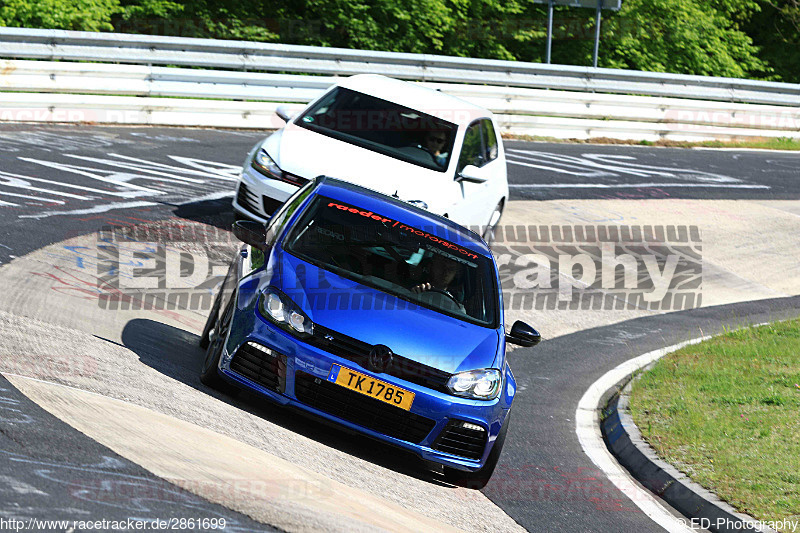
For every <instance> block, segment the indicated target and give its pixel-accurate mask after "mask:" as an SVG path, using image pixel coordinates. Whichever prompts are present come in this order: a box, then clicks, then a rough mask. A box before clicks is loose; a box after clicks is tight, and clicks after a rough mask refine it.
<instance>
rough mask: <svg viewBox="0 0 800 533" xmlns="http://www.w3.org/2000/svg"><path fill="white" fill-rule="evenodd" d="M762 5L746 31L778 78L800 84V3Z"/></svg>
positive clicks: (776, 0) (774, 0)
mask: <svg viewBox="0 0 800 533" xmlns="http://www.w3.org/2000/svg"><path fill="white" fill-rule="evenodd" d="M762 6H763V8H762V10H761V12H760V13H757V14H756V15H755V16H753V17H752V18H751V19H750V20H749V21H747V23H746V24H745V29H746V30H747V33H748V35H751V36H752V37H753V42H754V43H755V44H756V45H758V46H759V48H760V49H761V52H760V53H759V57H760V58H761V59H762V61H765V62H767V63H769V64H770V65H771V66H772V67H773V68H774V69H775V74H776V79H780V80H782V81H786V82H790V83H800V0H764V1H763V2H762Z"/></svg>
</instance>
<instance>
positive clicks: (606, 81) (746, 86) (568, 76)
mask: <svg viewBox="0 0 800 533" xmlns="http://www.w3.org/2000/svg"><path fill="white" fill-rule="evenodd" d="M0 57H7V58H26V59H50V60H68V61H107V62H115V63H132V64H147V65H176V66H202V67H207V68H212V67H213V68H226V69H236V70H244V71H264V72H275V71H279V72H303V73H311V74H328V75H351V74H363V73H376V74H384V75H387V76H392V77H395V78H401V79H412V80H417V81H438V82H447V83H476V84H482V85H502V86H509V87H531V88H543V89H560V90H577V91H589V92H604V93H616V94H639V95H647V96H670V97H678V98H700V99H708V100H721V101H726V102H743V103H763V104H782V105H798V104H800V84H787V83H776V82H763V81H756V80H742V79H734V78H714V77H707V76H690V75H683V74H663V73H657V72H641V71H631V70H617V69H601V68H591V67H575V66H568V65H543V64H538V63H524V62H517V61H501V60H492V59H471V58H463V57H450V56H437V55H427V54H405V53H396V52H376V51H367V50H349V49H343V48H323V47H311V46H297V45H286V44H271V43H254V42H248V41H221V40H212V39H192V38H185V37H159V36H149V35H130V34H119V33H94V32H73V31H64V30H37V29H27V28H0Z"/></svg>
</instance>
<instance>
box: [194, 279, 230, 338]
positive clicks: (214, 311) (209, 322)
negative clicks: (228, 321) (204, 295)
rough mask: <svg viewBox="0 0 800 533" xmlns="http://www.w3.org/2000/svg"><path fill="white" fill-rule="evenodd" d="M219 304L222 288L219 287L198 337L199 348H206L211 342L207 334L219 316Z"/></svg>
mask: <svg viewBox="0 0 800 533" xmlns="http://www.w3.org/2000/svg"><path fill="white" fill-rule="evenodd" d="M223 285H224V283H223ZM221 302H222V287H220V289H219V292H218V293H217V296H216V298H214V305H212V306H211V311H210V312H209V313H208V318H207V319H206V325H205V326H203V333H202V334H201V335H200V343H199V344H200V347H201V348H208V345H209V343H210V342H211V339H209V337H208V334H209V333H211V330H212V329H214V325H215V324H216V323H217V318H218V315H219V306H220V303H221Z"/></svg>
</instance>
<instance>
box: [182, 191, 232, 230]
mask: <svg viewBox="0 0 800 533" xmlns="http://www.w3.org/2000/svg"><path fill="white" fill-rule="evenodd" d="M173 214H174V215H175V216H176V217H180V218H185V219H187V220H193V221H195V222H201V223H203V224H208V225H210V226H215V227H217V228H220V229H224V230H228V231H230V229H231V224H233V220H234V213H233V207H231V198H230V197H225V198H218V199H216V200H204V201H202V202H192V203H190V204H183V205H179V206H177V207H176V208H175V210H174V211H173Z"/></svg>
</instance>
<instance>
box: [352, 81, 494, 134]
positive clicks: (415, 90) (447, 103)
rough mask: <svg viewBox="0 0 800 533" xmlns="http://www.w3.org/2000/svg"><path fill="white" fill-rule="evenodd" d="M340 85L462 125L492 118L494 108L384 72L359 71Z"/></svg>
mask: <svg viewBox="0 0 800 533" xmlns="http://www.w3.org/2000/svg"><path fill="white" fill-rule="evenodd" d="M337 85H339V86H340V87H345V88H347V89H352V90H354V91H358V92H360V93H365V94H369V95H371V96H375V97H376V98H381V99H382V100H388V101H389V102H393V103H395V104H399V105H402V106H405V107H409V108H411V109H416V110H418V111H422V112H424V113H428V114H429V115H433V116H436V117H440V118H442V119H444V120H447V121H448V122H452V123H454V124H458V125H468V124H469V123H470V122H472V121H473V120H475V119H477V118H484V117H486V118H489V117H492V113H491V111H489V110H487V109H485V108H483V107H481V106H478V105H475V104H473V103H470V102H467V101H466V100H462V99H461V98H458V97H456V96H451V95H449V94H446V93H443V92H441V91H437V90H434V89H431V88H429V87H425V86H424V85H420V84H419V83H410V82H407V81H401V80H396V79H394V78H388V77H386V76H381V75H380V74H357V75H355V76H350V77H348V78H344V79H343V80H341V81H340V82H338V83H337Z"/></svg>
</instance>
